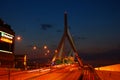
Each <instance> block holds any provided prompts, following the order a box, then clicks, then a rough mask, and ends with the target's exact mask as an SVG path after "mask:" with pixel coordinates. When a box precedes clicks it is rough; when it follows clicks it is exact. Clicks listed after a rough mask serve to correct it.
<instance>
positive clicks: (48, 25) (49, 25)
mask: <svg viewBox="0 0 120 80" xmlns="http://www.w3.org/2000/svg"><path fill="white" fill-rule="evenodd" d="M52 27H53V25H51V24H41V29H42V30H47V29H49V28H52Z"/></svg>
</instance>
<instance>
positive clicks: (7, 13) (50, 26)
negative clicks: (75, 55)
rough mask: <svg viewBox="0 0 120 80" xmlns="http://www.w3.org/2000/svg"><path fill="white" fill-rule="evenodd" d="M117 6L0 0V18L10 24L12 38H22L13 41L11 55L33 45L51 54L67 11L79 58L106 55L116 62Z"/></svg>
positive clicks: (114, 1) (75, 0)
mask: <svg viewBox="0 0 120 80" xmlns="http://www.w3.org/2000/svg"><path fill="white" fill-rule="evenodd" d="M119 4H120V1H119V0H0V18H2V19H3V21H4V22H5V23H7V24H9V25H11V28H12V29H13V30H14V31H15V33H16V36H18V35H19V36H21V37H22V40H21V41H16V42H15V43H16V44H15V46H16V48H15V54H21V53H24V52H25V51H26V52H30V49H31V48H32V47H33V46H34V45H36V46H37V47H38V48H39V49H41V48H42V47H43V45H47V46H48V47H49V49H50V50H52V51H53V50H54V49H56V48H57V46H58V44H59V41H60V39H61V37H62V35H63V29H64V12H65V11H67V14H68V25H69V29H70V32H71V34H72V36H73V39H74V41H75V45H76V47H77V50H78V51H79V53H81V54H79V55H83V57H84V59H86V57H85V56H84V54H89V55H88V56H91V55H93V54H95V55H96V54H98V55H100V54H109V52H110V57H108V58H111V57H112V58H117V59H116V61H118V62H119V61H120V59H118V57H120V5H119ZM114 51H115V52H116V54H117V55H115V57H113V56H114V54H113V53H114ZM112 52H113V53H112ZM51 54H52V53H51ZM105 56H107V55H105ZM101 57H102V56H101ZM91 58H92V57H91ZM96 58H97V57H96ZM96 58H93V59H96ZM97 59H99V58H97ZM88 60H89V59H88ZM93 61H94V60H93Z"/></svg>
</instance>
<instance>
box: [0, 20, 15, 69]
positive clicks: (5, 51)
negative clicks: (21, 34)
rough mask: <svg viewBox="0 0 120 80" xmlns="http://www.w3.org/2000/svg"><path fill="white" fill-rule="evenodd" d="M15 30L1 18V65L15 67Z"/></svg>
mask: <svg viewBox="0 0 120 80" xmlns="http://www.w3.org/2000/svg"><path fill="white" fill-rule="evenodd" d="M14 44H15V32H14V31H13V30H12V29H11V27H10V25H8V24H4V22H3V21H2V20H1V19H0V67H11V68H12V67H14Z"/></svg>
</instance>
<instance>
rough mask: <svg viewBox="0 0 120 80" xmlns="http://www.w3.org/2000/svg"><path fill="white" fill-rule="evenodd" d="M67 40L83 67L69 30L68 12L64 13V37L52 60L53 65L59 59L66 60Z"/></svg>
mask: <svg viewBox="0 0 120 80" xmlns="http://www.w3.org/2000/svg"><path fill="white" fill-rule="evenodd" d="M66 39H67V40H68V42H69V45H70V47H71V50H72V51H73V54H74V56H75V57H76V59H77V61H78V63H79V66H81V67H83V63H82V60H81V58H80V57H79V56H78V52H77V49H76V46H75V44H74V41H73V38H72V35H71V34H70V32H69V28H68V23H67V12H65V13H64V33H63V36H62V38H61V40H60V43H59V45H58V47H57V50H55V53H54V56H53V58H52V63H54V62H55V61H56V60H57V59H59V60H61V61H62V62H63V59H64V58H65V56H64V54H66V53H65V52H64V48H65V41H66Z"/></svg>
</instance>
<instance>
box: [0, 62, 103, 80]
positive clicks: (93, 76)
mask: <svg viewBox="0 0 120 80" xmlns="http://www.w3.org/2000/svg"><path fill="white" fill-rule="evenodd" d="M0 80H101V79H100V78H99V76H98V75H97V73H96V72H95V71H94V69H93V68H92V67H88V66H85V67H84V68H82V69H80V68H79V67H78V65H75V64H73V65H57V66H54V67H47V68H41V69H35V70H27V71H21V72H16V73H11V74H10V75H2V76H0Z"/></svg>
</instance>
